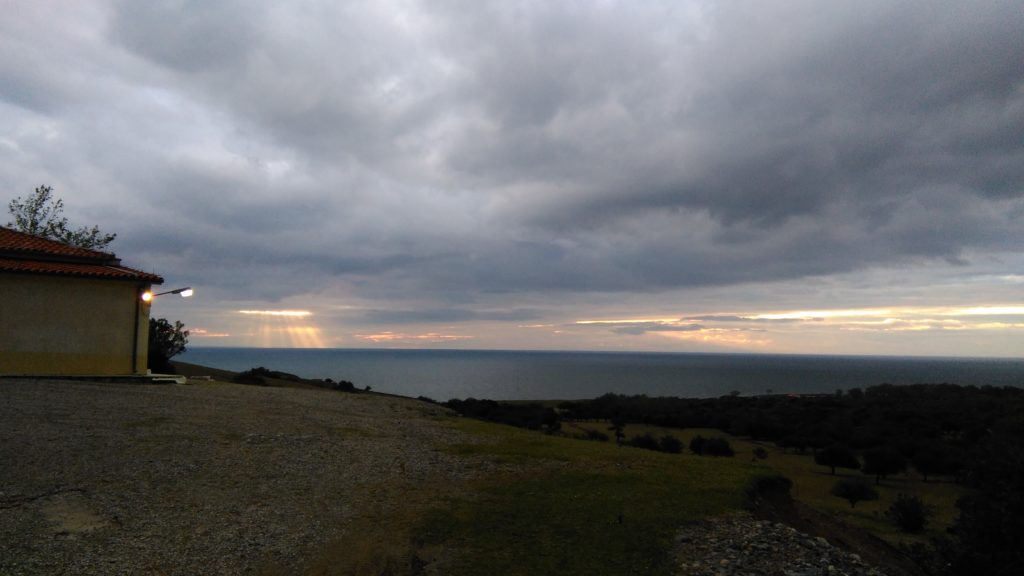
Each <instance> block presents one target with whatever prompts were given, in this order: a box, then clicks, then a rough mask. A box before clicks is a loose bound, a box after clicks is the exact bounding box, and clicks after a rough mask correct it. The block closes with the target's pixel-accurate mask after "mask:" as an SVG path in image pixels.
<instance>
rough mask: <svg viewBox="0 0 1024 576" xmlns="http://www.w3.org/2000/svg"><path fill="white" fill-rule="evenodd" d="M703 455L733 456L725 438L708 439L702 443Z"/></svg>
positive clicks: (732, 451) (734, 453)
mask: <svg viewBox="0 0 1024 576" xmlns="http://www.w3.org/2000/svg"><path fill="white" fill-rule="evenodd" d="M704 454H707V455H708V456H735V455H736V452H735V451H734V450H733V449H732V446H731V445H730V444H729V441H728V440H726V439H725V438H719V437H715V438H708V439H707V440H705V441H704Z"/></svg>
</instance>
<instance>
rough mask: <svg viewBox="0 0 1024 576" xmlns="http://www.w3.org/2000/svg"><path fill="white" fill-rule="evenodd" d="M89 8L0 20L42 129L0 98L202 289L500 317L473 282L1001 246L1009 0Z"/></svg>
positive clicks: (506, 286)
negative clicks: (39, 33) (80, 23)
mask: <svg viewBox="0 0 1024 576" xmlns="http://www.w3.org/2000/svg"><path fill="white" fill-rule="evenodd" d="M100 6H104V5H103V4H100ZM93 12H95V14H93V13H90V14H92V18H93V19H95V20H96V21H97V22H98V24H97V25H96V26H93V27H90V32H89V33H88V34H78V35H77V36H76V35H75V34H74V33H72V32H74V30H72V31H71V32H67V33H66V34H62V35H61V36H60V38H58V40H57V41H56V42H55V46H56V47H54V48H45V47H44V48H43V49H41V51H34V50H33V49H31V42H30V39H29V38H28V36H26V35H24V34H20V33H18V34H16V33H14V32H8V33H6V35H5V37H6V39H7V43H6V44H5V46H7V45H10V46H9V47H12V50H13V51H11V50H8V53H18V54H22V53H23V54H28V55H30V56H31V57H26V58H4V59H3V61H4V63H3V66H4V68H3V69H2V70H3V71H4V72H5V73H4V74H3V75H0V77H3V78H4V80H2V81H0V82H3V85H2V86H3V90H2V92H0V98H2V100H3V102H5V103H6V105H7V106H8V107H10V108H11V109H18V110H22V109H23V110H28V111H31V114H34V115H36V116H41V117H43V118H44V120H45V122H44V124H45V123H46V122H49V123H50V124H53V125H54V126H56V131H57V132H58V134H57V136H56V137H52V138H51V136H48V135H47V134H49V133H46V132H45V131H44V130H43V129H41V128H40V129H39V130H37V131H35V132H32V131H29V130H27V129H22V128H21V125H20V124H19V123H18V122H4V124H2V125H0V127H4V128H9V130H5V132H7V133H8V134H12V135H13V136H12V137H11V138H10V140H11V142H13V143H14V144H13V145H14V146H16V148H17V150H18V153H19V154H21V156H19V158H22V159H21V160H18V162H20V163H21V164H19V166H22V167H23V168H24V170H23V171H24V172H26V173H28V174H32V175H33V178H32V179H30V180H29V181H31V182H33V183H36V182H35V180H37V179H40V178H48V179H49V178H50V177H53V178H55V179H56V181H54V180H52V179H50V180H49V181H50V182H51V183H56V184H58V192H61V191H66V193H67V194H70V193H71V191H72V190H75V189H81V188H89V189H93V190H102V191H108V192H105V193H106V194H107V195H106V196H104V195H102V194H101V195H99V196H96V197H95V200H94V202H95V203H96V204H97V205H98V206H102V207H103V209H102V210H98V218H99V220H96V221H97V223H99V224H101V225H104V227H106V228H110V229H114V230H117V231H119V232H121V238H122V240H121V241H122V242H125V246H131V250H132V251H134V252H135V257H137V258H138V259H139V260H140V261H146V262H159V263H160V267H161V270H162V271H164V270H166V271H165V272H163V273H164V274H165V275H174V276H179V275H180V276H181V277H197V276H198V277H201V279H202V281H204V282H206V283H208V284H209V285H211V288H212V289H213V290H214V291H217V293H218V294H221V295H223V296H225V297H227V295H230V294H232V293H237V292H238V291H240V290H242V291H248V292H246V294H247V296H250V297H260V298H266V299H280V298H284V297H287V296H289V295H291V294H296V293H308V292H311V291H315V290H318V289H321V288H322V287H324V286H328V285H331V284H332V283H342V284H344V286H345V287H346V288H345V289H346V290H347V292H346V293H349V294H356V295H358V296H360V297H363V298H366V299H369V300H373V299H380V300H389V299H394V300H408V299H409V298H412V297H415V298H418V299H421V300H425V301H430V302H433V304H431V305H428V306H426V310H425V311H421V312H415V311H414V310H411V309H409V308H408V307H407V306H405V305H401V304H398V305H395V306H394V310H399V311H401V313H398V312H391V311H390V310H391V309H390V308H388V309H387V310H385V308H384V307H383V306H382V307H381V309H379V310H376V309H375V310H373V311H371V312H368V313H367V314H366V317H365V320H366V321H368V322H374V323H381V322H388V321H398V320H400V319H402V318H404V319H407V320H416V321H422V322H435V321H436V322H444V321H452V322H456V321H467V320H480V319H489V320H519V319H526V318H527V317H529V315H528V314H527V315H526V317H523V318H520V317H519V316H517V314H519V312H513V313H510V314H511V316H509V317H508V318H502V317H498V316H492V317H489V316H488V314H487V313H481V312H478V311H475V310H477V308H474V307H473V306H472V305H473V303H474V301H475V300H476V299H477V297H478V296H479V295H484V296H486V295H487V294H505V293H509V292H517V293H546V292H560V293H570V294H571V293H574V292H657V291H663V290H670V289H675V288H686V287H699V286H722V285H731V284H740V283H746V282H760V281H785V280H792V279H799V278H806V277H811V276H827V275H832V274H839V273H846V272H851V271H856V270H862V269H867V268H871V267H875V266H900V267H912V266H916V265H919V264H921V263H923V262H951V263H964V262H969V261H971V259H972V258H977V257H978V255H988V254H999V253H1003V252H1012V251H1017V250H1019V249H1020V248H1021V246H1022V245H1024V232H1022V229H1021V227H1020V226H1019V222H1020V219H1021V216H1022V215H1024V201H1022V195H1024V148H1022V146H1021V144H1020V143H1021V142H1022V141H1024V68H1022V67H1021V65H1020V54H1022V53H1024V12H1022V11H1021V10H1020V8H1019V5H1018V4H1017V3H1014V2H985V3H969V4H964V3H956V2H892V1H879V2H858V3H842V4H839V5H837V4H822V3H820V2H782V3H768V2H763V3H743V4H737V3H699V2H692V3H667V4H660V3H654V2H639V3H638V2H623V3H615V2H610V3H602V4H600V5H592V4H572V3H562V2H558V3H547V4H545V3H540V4H533V3H517V2H491V3H488V2H429V3H427V2H424V3H417V2H397V3H370V4H365V5H348V4H342V3H335V2H324V3H303V4H301V5H292V4H287V3H285V4H282V3H273V2H187V1H184V0H181V1H163V2H147V3H137V2H114V3H113V4H111V5H110V7H109V10H106V9H97V10H95V11H93ZM69 26H70V25H69ZM72 28H73V27H72ZM57 29H58V30H64V28H63V27H61V26H58V27H57ZM19 34H20V35H19ZM12 39H14V40H12ZM76 42H81V43H84V44H83V45H82V46H79V45H78V44H76ZM83 46H84V48H83ZM14 49H16V50H14ZM48 51H49V52H48ZM58 51H62V52H61V54H62V55H61V56H60V57H57V56H56V54H57V52H58ZM51 52H52V53H53V54H54V57H53V58H52V60H53V61H56V62H60V65H59V66H57V67H56V68H54V69H53V70H50V69H48V68H47V66H43V65H41V64H42V63H43V62H45V61H46V60H48V59H47V58H46V57H45V56H46V55H47V54H49V53H51ZM76 55H77V56H76ZM79 58H81V60H79ZM86 76H88V79H89V80H90V81H89V82H86V81H85V77H86ZM11 117H15V116H13V115H12V116H11ZM33 117H35V116H33ZM0 120H2V118H0ZM25 124H27V121H25ZM48 138H49V139H48ZM2 143H3V142H0V144H2ZM55 150H60V151H62V153H61V154H59V155H54V154H52V152H54V151H55ZM55 156H59V157H61V158H76V159H77V160H75V161H66V160H65V161H64V162H67V163H68V166H63V167H62V166H56V165H53V164H50V163H49V162H48V158H50V157H55ZM2 174H3V175H4V177H5V181H7V182H9V183H10V185H11V186H18V187H19V188H18V191H19V192H25V191H27V190H28V189H30V188H28V187H27V182H28V181H25V180H23V179H26V178H28V176H20V177H18V178H15V177H14V176H13V174H14V171H13V169H12V168H9V167H6V166H5V167H4V168H3V172H2ZM19 178H20V179H19ZM12 195H13V194H12ZM69 204H70V203H69ZM104 217H109V218H110V220H109V221H104V220H103V219H102V218H104ZM470 310H474V311H470ZM499 316H500V315H499Z"/></svg>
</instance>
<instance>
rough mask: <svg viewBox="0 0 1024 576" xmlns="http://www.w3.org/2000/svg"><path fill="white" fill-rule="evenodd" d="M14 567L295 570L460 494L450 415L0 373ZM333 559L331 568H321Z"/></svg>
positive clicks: (366, 397) (304, 394)
mask: <svg viewBox="0 0 1024 576" xmlns="http://www.w3.org/2000/svg"><path fill="white" fill-rule="evenodd" d="M0 398H2V401H0V463H2V465H0V574H3V575H5V576H8V575H9V576H14V575H21V574H103V575H110V574H168V575H172V574H274V573H281V574H293V573H302V572H306V571H308V568H309V566H310V565H311V563H312V562H314V561H316V560H317V559H318V558H321V559H322V557H323V556H324V550H325V548H327V547H330V546H331V545H332V544H333V545H336V543H337V542H339V541H340V540H341V539H342V538H344V536H345V534H346V530H347V529H348V528H349V527H350V526H352V525H353V522H355V521H356V520H357V519H362V522H363V523H364V524H365V521H366V520H367V518H369V520H370V521H374V519H375V518H380V519H383V518H384V517H386V516H387V515H388V514H392V513H395V512H396V511H398V510H397V508H398V507H402V506H405V505H407V504H408V503H407V502H403V501H402V499H401V498H396V497H394V494H395V493H397V491H398V490H402V489H408V488H409V487H410V486H431V485H438V484H443V485H444V486H447V487H449V489H452V488H456V489H457V487H458V486H459V484H460V481H462V480H468V479H469V478H470V477H471V476H472V475H473V470H472V469H471V466H470V465H468V464H466V463H465V462H463V461H460V460H459V459H458V458H456V457H454V456H452V455H450V454H447V453H445V452H443V451H440V450H439V448H441V447H443V446H444V445H446V444H450V443H453V442H458V443H466V442H472V441H473V439H472V438H467V437H465V436H463V435H462V434H460V433H459V432H457V431H454V430H452V429H451V428H449V427H445V426H441V425H438V419H439V418H443V416H444V414H445V412H444V410H443V409H442V408H440V407H436V406H433V405H430V404H426V403H422V402H418V401H414V400H406V399H402V398H392V397H385V396H378V395H371V394H346V393H339V392H331V391H326V390H305V389H294V388H269V387H255V386H242V385H235V384H219V383H214V384H197V385H138V384H107V383H88V382H70V381H54V380H11V379H4V380H0ZM321 561H322V560H321Z"/></svg>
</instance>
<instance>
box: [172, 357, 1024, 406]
mask: <svg viewBox="0 0 1024 576" xmlns="http://www.w3.org/2000/svg"><path fill="white" fill-rule="evenodd" d="M176 359H180V360H182V361H184V362H192V363H194V364H202V365H204V366H211V367H216V368H224V369H227V370H235V371H241V370H248V369H249V368H254V367H256V366H264V367H266V368H270V369H272V370H280V371H283V372H290V373H292V374H298V375H299V376H302V377H305V378H332V379H334V380H350V381H352V382H353V383H355V385H356V386H358V387H360V388H362V387H364V386H367V385H369V386H371V387H373V389H374V390H376V391H379V392H390V393H393V394H401V395H404V396H421V395H422V396H429V397H431V398H434V399H435V400H447V399H449V398H468V397H474V398H490V399H494V400H521V399H537V400H543V399H578V398H593V397H596V396H600V395H601V394H604V393H606V392H616V393H621V394H647V395H650V396H688V397H710V396H720V395H723V394H728V393H729V392H730V391H732V390H739V391H740V392H742V393H743V394H763V393H765V392H766V391H767V390H769V389H771V390H772V391H774V392H776V393H781V392H792V393H815V392H834V391H835V390H836V389H838V388H843V389H847V388H853V387H858V386H859V387H865V386H871V385H874V384H881V383H883V382H889V383H892V384H913V383H919V382H928V383H940V382H948V383H955V384H965V385H966V384H973V385H977V386H983V385H993V386H1019V387H1024V360H997V359H963V358H941V359H940V358H893V357H864V356H782V355H754V354H657V353H604V352H517V351H475V350H352V349H342V350H322V349H317V350H313V349H294V348H288V349H267V348H190V349H189V351H188V352H187V353H185V354H183V355H181V356H180V357H178V358H176Z"/></svg>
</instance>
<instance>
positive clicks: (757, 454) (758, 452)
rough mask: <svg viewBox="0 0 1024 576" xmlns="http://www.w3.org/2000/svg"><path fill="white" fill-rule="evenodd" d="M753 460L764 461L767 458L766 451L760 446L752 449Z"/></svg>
mask: <svg viewBox="0 0 1024 576" xmlns="http://www.w3.org/2000/svg"><path fill="white" fill-rule="evenodd" d="M754 458H755V459H756V460H765V459H767V458H768V451H767V450H765V449H764V448H762V447H761V446H758V447H757V448H754Z"/></svg>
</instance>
